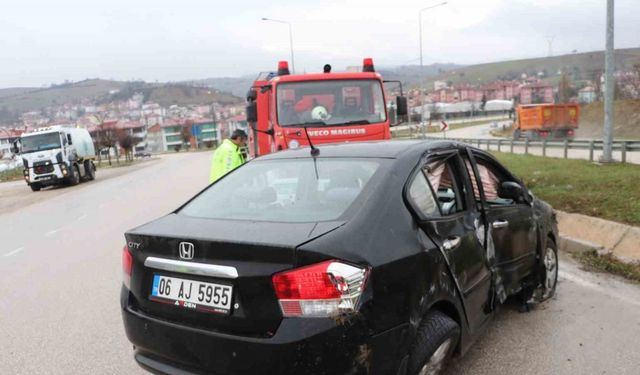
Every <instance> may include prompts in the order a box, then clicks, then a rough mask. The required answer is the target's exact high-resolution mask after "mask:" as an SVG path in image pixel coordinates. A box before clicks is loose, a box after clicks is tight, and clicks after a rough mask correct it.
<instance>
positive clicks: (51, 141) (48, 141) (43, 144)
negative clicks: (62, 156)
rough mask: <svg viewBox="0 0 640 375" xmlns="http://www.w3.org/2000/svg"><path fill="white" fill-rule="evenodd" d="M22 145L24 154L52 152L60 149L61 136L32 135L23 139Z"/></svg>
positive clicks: (54, 134) (47, 134)
mask: <svg viewBox="0 0 640 375" xmlns="http://www.w3.org/2000/svg"><path fill="white" fill-rule="evenodd" d="M20 142H21V144H22V153H23V154H27V153H30V152H36V151H44V150H51V149H54V148H60V134H58V133H45V134H38V135H30V136H26V137H22V139H21V140H20Z"/></svg>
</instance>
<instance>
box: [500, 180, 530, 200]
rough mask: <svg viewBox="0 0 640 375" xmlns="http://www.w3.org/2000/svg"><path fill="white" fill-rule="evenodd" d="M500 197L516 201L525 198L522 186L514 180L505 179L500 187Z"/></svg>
mask: <svg viewBox="0 0 640 375" xmlns="http://www.w3.org/2000/svg"><path fill="white" fill-rule="evenodd" d="M498 197H500V198H504V199H511V200H513V201H514V202H521V201H522V200H523V199H524V195H523V191H522V186H521V185H520V184H519V183H517V182H513V181H505V182H503V183H502V184H500V188H499V189H498Z"/></svg>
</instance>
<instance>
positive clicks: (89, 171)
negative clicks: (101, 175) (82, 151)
mask: <svg viewBox="0 0 640 375" xmlns="http://www.w3.org/2000/svg"><path fill="white" fill-rule="evenodd" d="M84 171H85V179H86V180H87V181H93V180H95V179H96V166H95V165H94V164H93V162H91V161H89V160H87V161H85V162H84Z"/></svg>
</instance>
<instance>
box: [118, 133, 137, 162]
mask: <svg viewBox="0 0 640 375" xmlns="http://www.w3.org/2000/svg"><path fill="white" fill-rule="evenodd" d="M117 138H118V144H119V145H120V147H122V149H123V150H124V157H125V161H133V147H134V146H135V145H136V143H137V139H136V137H134V136H132V135H131V134H129V132H128V131H126V130H124V129H120V130H118V132H117Z"/></svg>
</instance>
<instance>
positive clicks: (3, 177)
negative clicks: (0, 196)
mask: <svg viewBox="0 0 640 375" xmlns="http://www.w3.org/2000/svg"><path fill="white" fill-rule="evenodd" d="M23 176H24V175H23V174H22V168H15V169H10V170H7V171H2V172H0V182H8V181H18V180H22V179H23V178H24V177H23Z"/></svg>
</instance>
